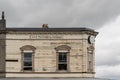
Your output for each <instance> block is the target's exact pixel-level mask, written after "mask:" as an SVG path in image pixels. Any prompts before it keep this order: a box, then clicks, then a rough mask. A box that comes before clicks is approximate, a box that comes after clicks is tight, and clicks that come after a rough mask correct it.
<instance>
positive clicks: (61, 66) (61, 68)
mask: <svg viewBox="0 0 120 80" xmlns="http://www.w3.org/2000/svg"><path fill="white" fill-rule="evenodd" d="M58 69H59V70H67V64H59V66H58Z"/></svg>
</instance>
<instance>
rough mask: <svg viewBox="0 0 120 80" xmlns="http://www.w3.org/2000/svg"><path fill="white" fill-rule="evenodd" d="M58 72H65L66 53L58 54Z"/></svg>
mask: <svg viewBox="0 0 120 80" xmlns="http://www.w3.org/2000/svg"><path fill="white" fill-rule="evenodd" d="M58 54H59V58H58V70H67V53H58Z"/></svg>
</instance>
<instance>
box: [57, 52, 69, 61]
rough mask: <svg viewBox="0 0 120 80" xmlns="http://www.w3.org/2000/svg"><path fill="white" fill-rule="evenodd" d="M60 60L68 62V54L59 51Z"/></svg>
mask: <svg viewBox="0 0 120 80" xmlns="http://www.w3.org/2000/svg"><path fill="white" fill-rule="evenodd" d="M59 62H67V54H66V53H59Z"/></svg>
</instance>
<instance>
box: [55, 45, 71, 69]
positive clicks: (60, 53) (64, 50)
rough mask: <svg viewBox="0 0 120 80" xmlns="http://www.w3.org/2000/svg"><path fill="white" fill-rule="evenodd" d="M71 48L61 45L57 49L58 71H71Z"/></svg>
mask: <svg viewBox="0 0 120 80" xmlns="http://www.w3.org/2000/svg"><path fill="white" fill-rule="evenodd" d="M70 49H71V48H70V47H69V46H67V45H61V46H58V47H56V48H55V50H56V53H57V71H69V52H70Z"/></svg>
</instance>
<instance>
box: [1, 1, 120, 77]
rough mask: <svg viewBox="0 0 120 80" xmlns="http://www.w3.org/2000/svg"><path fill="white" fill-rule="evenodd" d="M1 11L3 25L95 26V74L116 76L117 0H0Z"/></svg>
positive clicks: (119, 42)
mask: <svg viewBox="0 0 120 80" xmlns="http://www.w3.org/2000/svg"><path fill="white" fill-rule="evenodd" d="M2 11H5V18H6V20H7V27H41V25H42V24H44V23H47V24H48V25H49V27H89V28H92V29H95V30H96V31H98V32H99V35H98V36H97V37H96V77H106V78H120V51H119V50H120V49H119V48H120V36H119V34H120V31H119V30H120V0H0V12H2ZM0 14H1V13H0Z"/></svg>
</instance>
